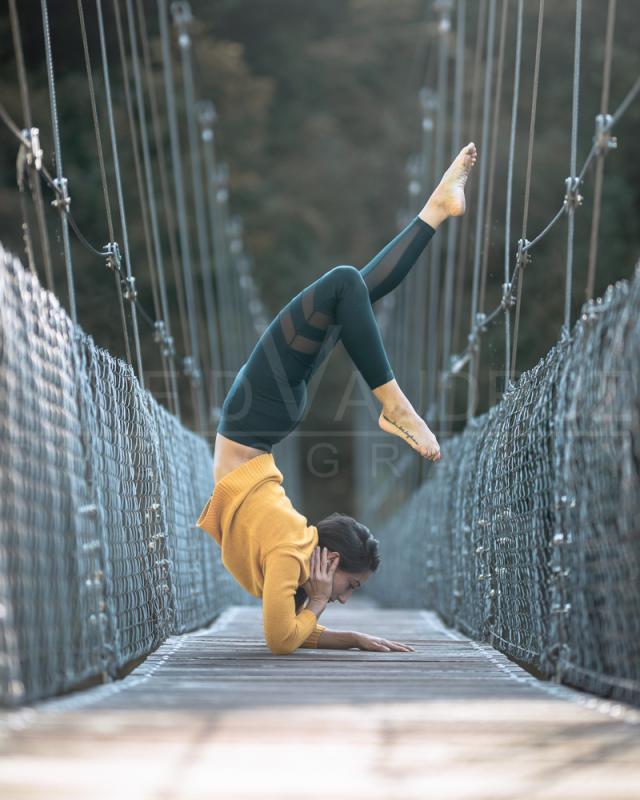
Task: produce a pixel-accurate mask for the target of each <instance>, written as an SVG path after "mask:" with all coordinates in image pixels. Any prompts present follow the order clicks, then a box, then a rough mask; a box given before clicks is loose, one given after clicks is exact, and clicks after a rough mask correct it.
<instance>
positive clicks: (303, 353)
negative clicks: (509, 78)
mask: <svg viewBox="0 0 640 800" xmlns="http://www.w3.org/2000/svg"><path fill="white" fill-rule="evenodd" d="M476 158H477V152H476V147H475V145H474V144H473V142H471V143H470V144H468V145H467V146H466V147H464V148H463V149H462V150H461V151H460V153H459V154H458V156H457V157H456V158H455V159H454V161H453V163H452V164H451V166H450V167H449V169H448V170H447V171H446V172H445V174H444V176H443V177H442V180H441V181H440V183H439V184H438V187H437V188H436V189H435V191H434V192H433V194H432V195H431V197H430V198H429V200H428V201H427V203H426V205H425V206H424V208H423V209H422V211H421V212H420V214H419V215H418V216H417V217H415V218H414V219H413V220H412V221H411V222H410V223H409V225H407V227H406V228H405V229H404V230H403V231H402V232H401V233H399V234H398V235H397V236H396V237H395V238H394V239H393V240H392V241H391V242H389V244H387V245H386V246H385V247H384V248H383V250H381V252H380V253H378V255H377V256H376V257H375V258H374V259H373V260H372V261H370V262H369V263H368V264H367V265H366V266H365V267H364V268H363V269H361V270H358V269H356V268H355V267H352V266H338V267H334V268H333V269H331V270H329V271H328V272H326V273H325V274H324V275H322V276H321V277H320V278H318V279H317V280H316V281H314V282H313V283H311V284H310V285H309V286H307V287H306V288H305V289H303V290H302V291H301V292H300V293H299V294H297V295H296V296H295V297H294V298H293V299H292V300H291V301H290V302H289V303H288V304H287V305H286V306H285V307H284V308H283V309H282V310H281V311H280V313H279V314H278V315H277V316H276V318H275V319H274V320H273V321H272V322H271V324H270V325H269V327H268V328H267V329H266V330H265V331H264V333H263V334H262V336H261V337H260V339H259V341H258V342H257V344H256V346H255V347H254V349H253V351H252V353H251V355H250V356H249V358H248V360H247V361H246V362H245V363H244V364H243V366H242V367H241V369H240V371H239V372H238V374H237V376H236V378H235V380H234V382H233V384H232V386H231V388H230V390H229V392H228V394H227V396H226V398H225V401H224V404H223V407H222V417H221V419H220V422H219V424H218V428H217V432H216V438H215V445H214V461H213V480H214V490H213V494H212V496H211V498H210V499H209V501H208V502H207V504H206V506H205V508H204V509H203V511H202V513H201V514H200V517H199V518H198V522H197V525H198V526H199V527H201V528H202V529H203V530H205V531H207V533H209V534H210V535H211V536H213V538H214V539H215V540H216V541H217V542H218V544H219V545H220V547H221V550H222V562H223V564H224V565H225V567H226V568H227V569H228V570H229V572H230V573H231V574H232V575H233V576H234V577H235V578H236V580H237V581H238V582H239V583H240V585H241V586H242V587H243V588H244V589H246V590H247V591H248V592H250V593H251V594H253V595H254V596H256V597H262V609H263V624H264V634H265V640H266V643H267V645H268V646H269V648H270V649H271V651H272V652H273V653H276V654H287V653H291V652H293V651H294V650H295V649H297V648H298V647H319V648H333V649H348V648H351V647H357V648H359V649H362V650H378V651H382V652H389V651H391V650H396V651H403V652H407V651H410V650H412V649H413V648H411V647H409V646H408V645H405V644H402V643H401V642H394V641H389V640H387V639H381V638H380V637H375V636H368V635H367V634H363V633H357V632H353V631H331V630H328V629H327V628H326V627H324V626H322V625H319V624H318V618H319V617H320V615H321V614H322V612H323V611H324V609H325V608H326V606H327V604H328V603H332V602H335V601H336V600H338V601H339V602H341V603H346V602H347V600H348V599H349V598H350V597H351V594H352V593H353V592H354V591H355V590H356V589H358V588H360V587H361V586H362V585H363V584H364V583H366V581H367V580H368V579H369V578H370V577H371V575H372V574H373V572H375V570H376V569H377V568H378V564H379V561H380V559H379V556H378V543H377V541H376V540H375V539H374V538H373V536H372V535H371V533H370V531H369V530H368V529H367V528H366V526H364V525H361V524H360V523H358V522H357V521H356V520H355V519H353V518H352V517H349V516H347V515H346V514H338V513H335V514H331V515H329V516H328V517H326V518H325V519H323V520H321V521H320V522H318V524H317V525H307V518H306V517H304V516H303V515H302V514H300V513H299V512H297V511H296V510H295V509H294V508H293V505H292V504H291V501H290V500H289V498H288V497H287V496H286V494H285V492H284V489H283V487H282V485H281V484H282V480H283V475H282V473H281V472H280V470H279V469H278V468H277V467H276V465H275V461H274V459H273V455H272V453H271V448H272V447H273V445H274V444H275V443H276V442H279V441H280V440H281V439H283V438H284V437H285V436H286V435H287V434H288V433H290V432H291V431H292V430H293V429H294V428H295V427H296V425H297V424H298V423H299V422H300V420H301V418H302V416H303V414H304V410H305V404H306V399H307V383H308V382H309V379H310V378H311V376H312V375H313V373H314V372H315V370H316V369H317V368H318V366H319V365H320V364H321V363H322V361H324V359H325V358H326V357H327V355H328V354H329V353H330V352H331V350H332V349H333V347H334V346H335V344H336V342H337V340H338V339H341V340H342V343H343V344H344V346H345V349H346V350H347V352H348V353H349V356H350V357H351V359H352V360H353V362H354V364H355V365H356V367H357V368H358V369H359V370H360V372H361V374H362V376H363V377H364V379H365V381H366V382H367V384H368V386H369V387H370V388H371V391H372V392H373V394H374V395H375V396H376V397H377V398H378V400H379V401H380V402H381V404H382V411H381V413H380V417H379V419H378V424H379V425H380V427H381V428H382V430H384V431H387V432H388V433H391V434H394V435H396V436H399V437H401V438H403V439H404V440H405V441H407V443H408V444H409V445H410V446H411V447H413V448H414V450H416V451H417V452H418V453H420V455H422V456H423V457H424V458H427V459H430V460H432V461H437V460H438V459H439V458H440V448H439V446H438V442H437V441H436V437H435V436H434V435H433V433H432V432H431V431H430V430H429V428H428V427H427V425H426V423H425V422H424V420H423V419H422V418H421V417H420V415H419V414H418V413H417V412H416V411H415V410H414V408H413V406H412V405H411V403H410V402H409V400H408V399H407V397H406V396H405V395H404V394H403V392H402V391H401V389H400V387H399V386H398V384H397V382H396V380H395V379H394V376H393V371H392V370H391V367H390V365H389V360H388V358H387V355H386V353H385V349H384V345H383V343H382V338H381V336H380V331H379V329H378V325H377V321H376V318H375V316H374V313H373V309H372V305H373V303H374V302H375V301H376V300H378V299H379V298H380V297H383V296H384V295H385V294H387V293H388V292H390V291H391V290H392V289H393V288H395V287H396V286H397V285H398V284H399V283H400V282H401V281H402V279H403V278H404V277H405V275H406V274H407V273H408V272H409V270H410V269H411V267H412V266H413V264H414V263H415V262H416V260H417V258H418V257H419V256H420V254H421V253H422V251H423V250H424V248H425V247H426V245H427V244H428V242H429V241H430V239H431V238H432V236H433V234H434V233H435V231H436V229H437V227H438V226H439V225H440V224H441V223H442V222H443V221H444V220H445V219H447V218H448V217H450V216H459V215H461V214H463V213H464V211H465V197H464V186H465V183H466V180H467V177H468V175H469V173H470V171H471V168H472V167H473V165H474V164H475V162H476Z"/></svg>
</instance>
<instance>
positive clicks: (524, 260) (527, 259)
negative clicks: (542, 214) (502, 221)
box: [516, 239, 531, 270]
mask: <svg viewBox="0 0 640 800" xmlns="http://www.w3.org/2000/svg"><path fill="white" fill-rule="evenodd" d="M530 244H531V242H530V241H529V240H528V239H518V252H517V255H516V266H517V268H518V269H519V270H523V269H524V268H525V267H526V266H527V264H530V263H531V254H530V253H529V250H528V249H527V248H528V247H529V245H530Z"/></svg>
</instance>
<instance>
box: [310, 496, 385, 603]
mask: <svg viewBox="0 0 640 800" xmlns="http://www.w3.org/2000/svg"><path fill="white" fill-rule="evenodd" d="M316 528H317V529H318V545H319V546H320V547H326V548H327V550H332V551H334V552H335V553H339V554H340V563H339V564H338V566H339V567H340V569H341V570H344V571H345V572H366V571H367V570H370V571H371V572H375V571H376V570H377V569H378V566H379V565H380V556H379V554H378V540H377V539H375V538H374V536H373V534H372V533H371V531H370V530H369V528H367V526H366V525H363V524H362V523H361V522H358V521H357V520H355V519H354V518H353V517H350V516H349V515H348V514H341V513H340V512H339V511H334V512H333V514H329V516H328V517H325V518H324V519H321V520H320V522H318V523H317V524H316ZM306 599H307V593H306V592H305V590H304V589H303V588H302V586H299V587H298V590H297V592H296V595H295V600H296V611H298V610H299V609H300V608H301V607H302V605H303V604H304V601H305V600H306Z"/></svg>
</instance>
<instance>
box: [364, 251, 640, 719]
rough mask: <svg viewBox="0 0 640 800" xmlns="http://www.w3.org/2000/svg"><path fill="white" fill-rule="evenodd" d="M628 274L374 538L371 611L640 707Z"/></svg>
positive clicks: (636, 466)
mask: <svg viewBox="0 0 640 800" xmlns="http://www.w3.org/2000/svg"><path fill="white" fill-rule="evenodd" d="M639 353H640V267H638V268H637V269H636V274H635V278H634V280H633V281H632V282H631V283H627V282H624V281H622V282H619V283H617V284H616V285H615V286H612V287H610V288H609V290H608V291H607V293H606V294H605V296H604V297H603V298H602V299H601V300H599V301H598V302H596V303H593V302H589V303H588V304H586V305H585V306H584V307H583V309H582V313H581V316H580V318H579V320H578V322H577V323H576V325H575V327H574V330H573V333H572V335H571V336H570V337H564V338H563V339H562V340H561V341H560V342H559V343H558V344H557V345H556V346H555V347H554V348H552V350H551V351H550V352H549V353H548V354H547V355H546V356H545V357H544V358H543V359H541V361H540V362H539V363H538V364H537V365H536V366H535V367H534V368H533V369H531V370H529V371H527V372H525V373H523V374H522V375H521V377H520V378H519V380H518V381H517V383H516V384H515V386H513V387H512V388H511V389H510V390H509V391H508V392H507V393H506V394H505V395H504V397H503V399H502V400H501V402H500V403H499V404H497V405H495V406H494V407H493V408H491V409H490V411H488V412H487V413H486V414H484V415H483V416H480V417H477V418H475V419H473V420H472V421H471V422H470V423H469V426H468V428H467V429H466V430H465V431H464V433H462V434H460V435H457V436H454V437H452V438H451V439H449V440H447V441H445V442H444V443H443V446H442V453H443V456H442V459H441V461H440V462H438V464H437V465H435V467H434V468H433V469H432V471H431V474H430V477H429V478H428V479H427V480H426V481H425V482H424V483H423V484H422V485H421V486H420V487H419V488H418V490H417V491H416V492H415V493H414V494H413V495H412V496H411V497H410V499H409V500H408V501H407V502H406V503H405V504H404V505H403V506H402V508H401V509H400V511H398V513H396V514H394V515H393V516H392V517H391V518H389V519H388V520H387V521H386V522H385V524H384V526H383V527H382V529H380V526H379V525H378V524H375V525H374V520H373V519H366V509H363V514H362V515H361V519H363V521H366V522H367V523H368V524H371V525H372V527H373V529H374V530H375V532H376V535H379V536H380V539H381V551H382V559H383V564H384V573H385V575H384V581H375V582H372V586H371V591H372V592H373V593H374V594H375V595H376V597H377V598H378V599H379V600H381V601H382V602H383V603H384V604H385V605H392V606H405V607H406V606H414V607H415V606H418V607H429V608H434V609H436V610H437V611H439V612H440V613H441V614H442V616H443V617H444V619H445V620H446V621H447V623H448V624H450V625H452V626H454V627H456V628H459V629H460V630H462V631H464V632H465V633H466V634H468V635H470V636H472V637H474V638H478V639H483V640H486V641H489V642H490V643H491V644H492V645H494V646H495V647H497V648H498V649H500V650H502V651H503V652H505V653H507V654H509V655H511V656H513V657H515V658H517V659H519V660H521V661H522V662H524V663H526V664H528V665H529V666H531V667H532V668H534V669H536V670H538V671H539V672H541V673H542V674H543V675H547V676H552V677H554V678H555V679H558V680H562V681H565V682H567V683H570V684H572V685H574V686H578V687H581V688H584V689H587V690H589V691H594V692H597V693H599V694H604V695H607V696H612V697H616V698H619V699H621V700H625V701H629V702H634V703H637V702H640V359H639V358H638V354H639Z"/></svg>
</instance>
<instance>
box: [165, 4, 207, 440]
mask: <svg viewBox="0 0 640 800" xmlns="http://www.w3.org/2000/svg"><path fill="white" fill-rule="evenodd" d="M167 14H168V12H167V0H158V18H159V23H160V38H161V44H162V64H163V76H164V89H165V99H166V104H167V121H168V124H169V141H170V146H171V163H172V167H173V169H172V172H173V182H174V197H173V200H174V202H175V205H176V214H177V226H178V239H179V243H180V261H181V264H182V272H183V281H184V289H185V299H186V307H187V309H186V310H187V321H188V328H189V348H190V353H191V355H188V356H186V357H185V358H184V359H183V367H184V372H185V375H187V376H188V378H189V381H190V385H191V395H192V401H193V412H194V415H195V424H196V427H197V428H198V430H199V431H200V433H202V434H204V433H205V432H206V430H207V420H208V414H207V410H206V401H205V395H204V387H203V385H202V372H201V367H200V345H199V342H198V330H197V313H196V300H195V293H194V284H193V273H192V271H191V250H190V246H189V233H188V227H187V212H186V208H185V194H184V177H183V174H182V161H181V157H180V136H179V132H178V121H177V114H176V101H175V94H174V88H173V65H172V61H171V48H170V40H169V26H168V18H167Z"/></svg>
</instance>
